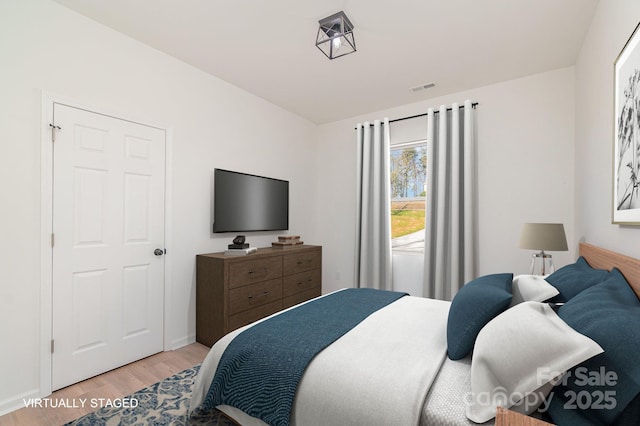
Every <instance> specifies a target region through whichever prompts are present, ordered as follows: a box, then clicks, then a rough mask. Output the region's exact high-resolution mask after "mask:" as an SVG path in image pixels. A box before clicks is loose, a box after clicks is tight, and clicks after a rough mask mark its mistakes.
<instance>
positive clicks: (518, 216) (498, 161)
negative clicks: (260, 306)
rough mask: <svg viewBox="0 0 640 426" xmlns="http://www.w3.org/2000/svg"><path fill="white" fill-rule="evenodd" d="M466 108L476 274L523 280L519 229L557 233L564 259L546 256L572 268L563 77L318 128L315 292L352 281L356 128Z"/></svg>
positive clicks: (568, 75) (570, 156) (567, 103)
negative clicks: (561, 228) (536, 225)
mask: <svg viewBox="0 0 640 426" xmlns="http://www.w3.org/2000/svg"><path fill="white" fill-rule="evenodd" d="M465 99H472V100H473V101H477V102H479V106H478V110H477V117H478V123H477V128H478V135H479V139H478V163H479V164H478V186H479V206H478V208H479V224H480V229H479V241H480V243H479V245H480V253H479V273H480V274H488V273H494V272H516V273H526V272H527V271H528V268H529V263H530V254H531V252H529V251H526V250H521V249H518V248H517V244H518V238H519V235H520V227H521V226H522V223H523V222H562V223H564V224H565V230H566V233H567V239H568V242H569V246H570V251H568V252H557V253H553V255H554V259H555V263H556V266H562V265H564V264H567V263H570V262H571V261H573V260H575V253H576V252H575V247H576V238H575V236H574V229H573V228H574V227H573V218H574V196H573V187H574V182H573V177H574V69H573V67H571V68H564V69H560V70H556V71H551V72H547V73H543V74H537V75H533V76H529V77H525V78H521V79H517V80H512V81H507V82H503V83H499V84H495V85H491V86H486V87H481V88H477V89H473V90H469V91H466V92H461V93H456V94H452V95H450V96H445V97H440V98H437V99H430V100H427V101H422V102H416V103H414V104H410V105H405V106H402V107H398V108H393V109H389V110H385V111H378V112H374V113H371V114H367V115H364V116H359V117H354V118H351V119H348V120H342V121H338V122H334V123H329V124H325V125H322V126H319V128H318V144H319V145H318V154H317V155H318V157H317V158H318V170H320V171H321V175H320V176H319V179H318V181H319V187H318V200H319V206H320V207H319V209H320V210H319V211H320V216H319V222H318V224H319V226H320V234H321V235H323V245H324V247H325V250H324V260H325V261H324V271H323V291H325V292H327V291H332V290H335V289H337V288H341V287H349V286H351V282H352V277H353V267H354V254H353V253H354V238H355V232H354V224H355V220H356V218H355V200H354V195H355V185H354V184H353V182H355V168H356V160H355V132H354V127H355V125H356V123H358V122H364V121H371V120H374V119H380V118H383V117H385V116H387V117H389V118H391V119H394V118H400V117H406V116H412V115H416V114H421V113H424V112H426V110H427V108H428V107H438V106H439V105H440V104H446V105H449V104H451V103H452V102H462V101H464V100H465ZM392 126H393V125H392ZM393 129H394V127H392V128H391V132H393V131H394V130H393ZM403 131H404V130H403Z"/></svg>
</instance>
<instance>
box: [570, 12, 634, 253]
mask: <svg viewBox="0 0 640 426" xmlns="http://www.w3.org/2000/svg"><path fill="white" fill-rule="evenodd" d="M639 19H640V2H638V1H637V0H607V1H600V2H599V3H598V8H597V9H596V13H595V14H594V17H593V21H592V23H591V27H590V29H589V32H588V34H587V36H586V38H585V41H584V43H583V45H582V49H581V51H580V55H579V57H578V61H577V62H576V66H575V68H576V122H575V129H576V130H575V132H576V151H575V161H576V178H575V181H576V223H577V227H576V236H577V237H578V238H580V239H583V240H586V241H587V242H590V243H593V244H597V245H600V246H602V247H605V248H609V249H611V250H615V251H618V252H621V253H625V254H627V255H629V256H633V257H640V227H638V226H620V225H613V224H611V203H612V199H613V198H612V197H613V195H612V193H613V138H614V117H613V114H614V112H613V85H614V82H613V64H614V62H615V60H616V57H617V56H618V54H619V53H620V51H621V50H622V47H623V46H624V45H625V43H626V42H627V39H628V38H629V37H630V36H631V33H632V32H633V30H634V28H635V27H636V25H637V24H638V20H639Z"/></svg>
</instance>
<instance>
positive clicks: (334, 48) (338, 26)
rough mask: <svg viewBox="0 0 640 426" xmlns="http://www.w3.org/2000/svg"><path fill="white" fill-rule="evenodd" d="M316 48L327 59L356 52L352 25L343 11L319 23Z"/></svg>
mask: <svg viewBox="0 0 640 426" xmlns="http://www.w3.org/2000/svg"><path fill="white" fill-rule="evenodd" d="M319 23H320V28H318V36H317V37H316V46H318V49H320V50H321V51H322V53H324V54H325V55H326V56H327V58H329V59H335V58H338V57H340V56H344V55H348V54H349V53H353V52H355V51H356V39H355V38H354V36H353V24H352V23H351V21H349V18H347V15H345V14H344V12H343V11H340V12H338V13H334V14H333V15H331V16H328V17H326V18H324V19H321V20H320V21H319Z"/></svg>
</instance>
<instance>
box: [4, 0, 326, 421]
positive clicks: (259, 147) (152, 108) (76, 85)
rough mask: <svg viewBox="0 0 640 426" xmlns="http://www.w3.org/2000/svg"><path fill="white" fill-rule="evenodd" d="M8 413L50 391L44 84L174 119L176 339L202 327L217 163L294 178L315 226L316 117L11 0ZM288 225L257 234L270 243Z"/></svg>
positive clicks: (7, 30) (34, 2)
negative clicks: (199, 296) (199, 278)
mask: <svg viewBox="0 0 640 426" xmlns="http://www.w3.org/2000/svg"><path fill="white" fill-rule="evenodd" d="M0 58H2V59H1V60H0V61H1V64H0V94H1V95H0V100H1V102H0V129H2V137H1V138H0V197H1V198H0V199H1V200H2V213H1V214H2V220H1V221H0V235H1V241H2V244H1V245H0V259H1V261H0V265H1V267H0V377H1V379H0V413H2V412H3V411H6V410H7V409H10V408H12V407H16V406H19V405H20V403H21V398H22V397H23V396H37V395H38V393H39V387H40V383H39V375H40V370H39V362H40V361H39V355H38V354H39V345H40V336H39V327H40V273H41V270H40V214H41V206H40V131H41V129H40V122H41V118H40V117H41V102H42V91H43V90H44V91H46V92H49V93H51V94H54V95H57V96H61V97H65V98H68V99H74V100H77V101H78V102H80V103H82V104H86V105H91V106H95V107H96V108H99V109H101V110H103V111H108V112H112V113H117V114H119V115H121V116H123V117H127V118H134V119H137V120H139V121H142V122H148V123H152V124H160V125H163V126H167V127H170V128H171V129H172V130H173V163H172V164H171V167H172V171H173V180H172V182H171V183H170V184H171V186H172V189H173V203H172V206H171V207H172V211H173V222H172V226H173V235H172V239H173V245H172V246H170V247H168V255H167V256H169V257H170V259H171V262H172V265H173V271H172V274H171V276H169V277H168V283H169V284H170V286H171V287H170V297H169V298H168V299H167V300H166V303H167V304H168V305H169V317H168V318H167V326H168V330H167V335H168V336H169V338H168V340H169V341H168V342H166V346H168V347H177V346H180V345H183V344H186V343H188V342H190V341H193V340H194V336H195V254H196V253H202V252H212V251H220V250H222V249H224V248H225V247H226V244H228V243H229V242H230V240H231V239H232V237H233V236H234V235H226V234H222V235H220V234H216V235H215V236H214V235H212V234H211V195H212V188H211V183H212V172H213V169H214V168H215V167H221V168H227V169H232V170H238V171H244V172H250V173H255V174H261V175H267V176H271V177H276V178H281V179H287V180H290V181H291V188H290V191H291V212H290V213H291V215H290V216H291V223H290V225H291V227H290V228H291V232H292V233H296V234H300V235H302V237H303V238H304V240H305V241H306V242H308V243H319V241H318V240H317V238H316V235H315V233H314V232H315V230H316V226H315V217H316V210H315V208H314V201H313V193H312V191H310V190H309V188H314V187H315V186H316V182H315V178H314V176H315V175H316V173H315V170H314V169H315V167H316V164H315V161H314V160H313V153H314V150H315V146H316V136H315V132H316V126H315V125H314V124H312V123H310V122H309V121H307V120H304V119H302V118H300V117H298V116H296V115H294V114H292V113H290V112H287V111H284V110H282V109H280V108H278V107H276V106H274V105H272V104H270V103H268V102H266V101H264V100H262V99H260V98H257V97H256V96H254V95H252V94H250V93H247V92H245V91H242V90H240V89H238V88H236V87H234V86H231V85H230V84H228V83H226V82H224V81H222V80H220V79H217V78H214V77H212V76H210V75H208V74H205V73H204V72H201V71H199V70H197V69H195V68H193V67H191V66H188V65H186V64H185V63H183V62H180V61H178V60H176V59H173V58H171V57H169V56H167V55H165V54H162V53H160V52H158V51H156V50H154V49H151V48H149V47H147V46H145V45H143V44H141V43H139V42H136V41H133V40H131V39H129V38H127V37H126V36H123V35H121V34H119V33H117V32H115V31H113V30H110V29H108V28H106V27H104V26H102V25H99V24H97V23H95V22H93V21H91V20H89V19H87V18H84V17H82V16H80V15H78V14H76V13H75V12H72V11H69V10H68V9H66V8H64V7H62V6H60V5H58V4H57V3H53V2H50V1H48V0H29V1H2V2H0ZM275 235H277V233H256V234H250V235H248V237H249V242H250V243H252V244H253V245H256V246H266V245H269V244H270V242H271V241H274V240H275Z"/></svg>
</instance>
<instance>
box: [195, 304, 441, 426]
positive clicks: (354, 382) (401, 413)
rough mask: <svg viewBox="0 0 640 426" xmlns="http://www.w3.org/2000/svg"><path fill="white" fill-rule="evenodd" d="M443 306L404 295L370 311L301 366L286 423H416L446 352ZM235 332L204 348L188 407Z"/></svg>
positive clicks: (240, 416) (249, 421)
mask: <svg viewBox="0 0 640 426" xmlns="http://www.w3.org/2000/svg"><path fill="white" fill-rule="evenodd" d="M449 306H450V303H449V302H444V301H438V300H433V299H424V298H420V297H411V296H406V297H402V298H400V299H399V300H397V301H395V302H393V303H391V304H390V305H388V306H386V307H384V308H382V309H380V310H379V311H377V312H374V313H373V314H371V315H370V316H369V317H367V318H366V319H365V320H364V321H363V322H361V323H360V324H359V325H358V326H357V327H355V328H354V329H352V330H351V331H349V332H348V333H347V334H345V335H344V336H342V337H341V338H340V339H338V340H337V341H336V342H334V343H333V344H332V345H331V346H329V347H328V348H326V349H325V350H323V351H322V352H321V353H319V354H318V355H317V356H316V357H315V358H314V359H313V361H312V362H311V364H309V366H308V367H307V369H306V370H305V373H304V375H303V377H302V380H301V381H300V384H299V386H298V390H297V393H296V397H295V400H294V405H293V411H292V413H291V424H292V425H296V424H297V425H304V426H313V425H328V424H340V425H390V424H397V425H407V426H408V425H418V424H419V421H420V412H421V409H422V404H423V403H424V400H425V396H426V395H427V392H428V390H429V387H430V386H431V384H432V383H433V380H434V379H435V377H436V375H437V373H438V370H439V369H440V366H441V364H442V361H443V360H444V358H445V356H446V350H447V340H446V329H447V316H448V312H449ZM248 327H250V326H248ZM242 330H243V329H239V330H236V331H234V332H232V333H230V334H228V335H226V336H225V337H223V338H222V339H220V340H219V341H218V342H217V343H216V344H215V345H214V346H213V347H212V348H211V351H210V352H209V354H208V355H207V357H206V359H205V360H204V362H203V364H202V367H201V368H200V373H199V375H198V378H197V380H196V383H195V385H194V391H193V396H192V401H191V408H190V410H193V409H195V408H196V407H197V406H198V405H200V404H201V403H202V401H203V400H204V397H205V395H206V393H207V391H208V390H209V385H210V383H211V381H212V379H213V376H214V374H215V371H216V368H217V365H218V360H219V359H220V357H221V356H222V353H223V352H224V349H225V348H226V347H227V345H228V344H229V343H230V342H231V340H232V339H233V338H234V337H235V336H236V335H237V334H238V333H240V332H241V331H242ZM218 409H220V410H221V411H223V412H225V413H226V414H228V415H229V416H230V417H232V418H234V419H235V420H236V421H238V422H239V423H240V424H242V425H260V426H264V425H265V423H263V422H262V421H261V420H259V419H256V418H253V417H250V416H248V415H246V414H244V413H242V412H241V411H240V410H238V409H235V408H233V407H229V406H224V405H223V406H219V407H218Z"/></svg>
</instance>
